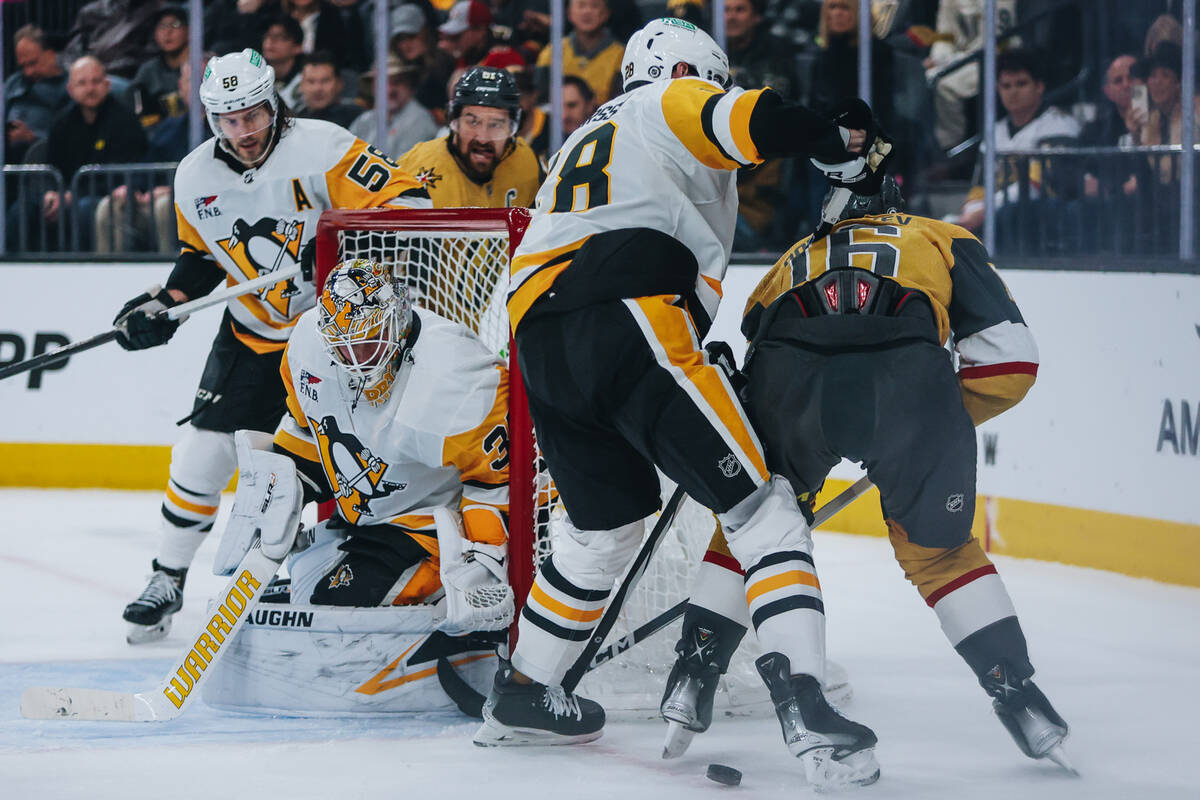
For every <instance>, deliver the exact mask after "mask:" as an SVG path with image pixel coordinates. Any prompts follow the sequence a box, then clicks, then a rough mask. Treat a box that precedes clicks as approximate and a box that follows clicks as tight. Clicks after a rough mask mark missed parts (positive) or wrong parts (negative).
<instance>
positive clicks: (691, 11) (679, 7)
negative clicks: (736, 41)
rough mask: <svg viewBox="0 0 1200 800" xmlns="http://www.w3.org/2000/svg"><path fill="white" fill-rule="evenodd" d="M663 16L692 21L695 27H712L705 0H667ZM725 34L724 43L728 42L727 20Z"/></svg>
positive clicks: (706, 28)
mask: <svg viewBox="0 0 1200 800" xmlns="http://www.w3.org/2000/svg"><path fill="white" fill-rule="evenodd" d="M727 13H728V10H727ZM663 16H666V17H674V18H675V19H681V20H683V21H684V22H690V23H692V24H693V25H695V26H696V27H697V28H704V29H705V30H708V29H709V28H711V27H712V26H711V23H710V20H709V16H710V15H709V13H708V3H706V2H705V0H669V1H668V3H667V11H666V13H665V14H664V15H663ZM725 36H726V37H727V38H726V43H728V36H729V23H728V22H726V23H725Z"/></svg>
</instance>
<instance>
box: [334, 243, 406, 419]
mask: <svg viewBox="0 0 1200 800" xmlns="http://www.w3.org/2000/svg"><path fill="white" fill-rule="evenodd" d="M317 329H318V330H319V331H320V334H321V339H322V340H323V341H324V342H325V347H326V348H327V349H328V350H329V354H330V355H331V356H333V358H334V361H335V362H337V364H338V365H339V366H341V367H342V369H344V370H346V372H348V373H349V374H350V375H351V377H353V378H354V379H355V380H357V381H358V382H359V385H360V386H361V387H362V388H363V389H364V390H367V391H368V392H369V391H370V390H371V388H372V387H374V386H375V385H376V384H378V383H380V382H381V381H383V379H384V378H385V377H386V376H387V374H388V372H389V371H391V370H392V368H393V362H394V361H395V358H396V355H397V354H398V353H399V352H400V351H401V350H402V349H403V348H404V346H405V343H406V342H407V340H408V335H409V332H410V331H411V329H412V304H411V301H410V300H409V295H408V287H407V286H405V285H404V284H402V283H400V282H399V281H397V280H395V279H394V278H393V277H392V276H391V275H389V274H388V271H387V268H386V267H384V266H383V265H381V264H378V263H375V262H373V261H370V260H368V259H365V258H356V259H354V260H353V261H343V262H342V263H341V264H338V266H337V268H336V269H334V270H333V271H332V272H330V273H329V277H328V278H327V279H326V280H325V286H324V287H323V288H322V290H321V296H320V297H319V298H318V299H317ZM382 388H383V389H385V390H386V389H389V388H390V385H388V386H384V387H382ZM384 396H386V393H385V394H384Z"/></svg>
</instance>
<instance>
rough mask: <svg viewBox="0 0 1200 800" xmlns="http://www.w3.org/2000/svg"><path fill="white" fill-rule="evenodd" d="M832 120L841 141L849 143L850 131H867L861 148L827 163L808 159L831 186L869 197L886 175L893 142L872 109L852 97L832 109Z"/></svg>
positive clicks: (874, 192) (875, 192) (876, 191)
mask: <svg viewBox="0 0 1200 800" xmlns="http://www.w3.org/2000/svg"><path fill="white" fill-rule="evenodd" d="M833 121H834V123H835V124H836V125H837V126H838V129H839V130H840V131H841V133H842V139H843V140H844V141H845V142H847V143H849V141H850V130H851V129H854V130H863V131H866V138H865V140H864V144H863V147H862V149H861V150H860V151H859V152H858V153H857V157H856V158H852V159H850V160H848V161H842V162H839V163H836V164H829V163H826V162H823V161H818V160H817V159H815V158H814V159H810V160H811V161H812V163H813V166H815V167H816V168H817V169H819V170H821V172H823V173H825V177H826V178H828V179H829V182H830V183H831V184H833V185H834V186H844V187H848V188H850V189H852V190H853V191H854V193H855V194H861V195H872V194H877V193H878V192H879V186H880V184H881V183H882V182H883V176H884V173H885V172H886V169H885V166H886V164H887V161H888V160H889V159H890V157H891V154H892V139H891V137H889V136H888V135H887V134H886V133H884V131H883V128H881V127H880V125H879V121H878V120H877V119H875V115H874V114H873V113H872V112H871V107H870V106H868V105H867V104H866V103H865V102H863V101H862V100H859V99H858V98H854V99H852V100H847V101H846V102H844V103H842V104H840V105H839V106H838V108H836V109H835V110H834V115H833Z"/></svg>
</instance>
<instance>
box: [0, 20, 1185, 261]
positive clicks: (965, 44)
mask: <svg viewBox="0 0 1200 800" xmlns="http://www.w3.org/2000/svg"><path fill="white" fill-rule="evenodd" d="M23 2H24V3H26V4H28V3H31V2H32V0H23ZM375 2H386V0H209V1H208V2H205V4H204V8H205V11H204V20H203V24H204V26H203V44H204V49H205V53H204V55H205V56H206V57H207V56H208V55H210V54H214V53H227V52H231V51H236V50H240V49H242V48H246V47H252V48H254V49H257V50H259V51H260V52H262V54H263V56H264V57H265V58H266V60H267V61H268V62H269V63H270V64H271V65H272V66H273V67H274V69H275V74H276V78H277V89H278V91H279V95H280V97H281V98H283V100H284V101H285V102H286V103H287V105H288V107H289V108H290V109H291V110H292V111H293V112H294V113H295V114H297V115H298V116H303V117H313V118H318V119H323V120H328V121H331V122H335V123H337V124H339V125H343V126H346V127H348V128H349V129H350V130H351V131H352V132H354V133H355V134H356V135H358V136H360V137H362V138H364V139H366V140H367V141H369V142H371V143H372V144H374V145H375V146H377V147H379V148H380V149H382V150H383V151H385V152H387V153H389V154H390V155H392V156H393V157H395V158H400V156H402V155H403V154H404V153H405V152H406V151H408V150H409V149H410V148H411V147H412V146H413V145H415V144H416V143H418V142H420V141H424V140H427V139H430V138H433V137H434V136H435V135H437V134H438V132H439V131H445V129H446V128H445V126H446V122H447V120H446V106H447V101H448V97H449V96H450V94H451V93H452V89H453V86H454V83H455V81H456V80H457V79H458V78H459V77H460V76H461V75H462V74H463V72H464V71H465V69H467V68H468V67H471V66H473V65H484V66H490V67H496V68H503V69H508V70H510V71H512V72H513V73H514V75H515V77H516V80H517V85H518V87H519V89H520V91H521V104H522V108H523V109H524V114H523V118H522V121H521V126H520V129H519V131H518V135H519V136H520V137H521V138H522V139H524V140H525V141H526V142H527V143H528V144H530V146H531V147H532V148H533V150H534V152H535V153H536V155H537V156H538V157H539V158H540V159H542V160H543V163H545V160H546V159H547V158H548V157H549V156H550V155H552V153H549V152H548V150H549V130H550V125H549V114H550V108H551V106H550V103H549V100H550V98H549V96H548V95H549V86H550V82H549V71H550V70H549V67H550V65H551V63H552V61H553V60H554V59H559V60H560V61H561V63H562V64H563V70H564V74H565V76H566V80H565V82H564V85H563V89H562V115H563V120H562V121H563V129H564V131H565V133H566V134H567V135H569V134H570V132H571V131H573V130H574V129H575V128H577V127H578V126H579V125H580V124H581V123H582V122H583V121H584V120H586V119H587V117H588V116H589V115H590V114H591V113H592V112H593V111H594V110H595V109H596V108H597V107H598V106H600V105H601V104H603V103H604V102H606V101H607V100H609V99H610V98H611V97H613V96H614V95H616V94H618V93H619V92H620V90H621V89H620V85H621V77H620V65H621V56H622V53H623V50H624V42H625V39H626V38H627V37H628V36H629V34H630V33H631V32H632V31H634V30H636V29H637V28H638V27H640V26H641V24H642V23H643V22H644V21H645V19H648V18H650V17H653V16H659V15H668V16H676V17H679V18H683V19H686V20H689V21H692V22H694V23H696V24H698V25H701V26H706V27H707V26H710V25H711V15H712V5H711V0H665V1H663V0H566V2H565V7H566V31H565V36H564V42H563V46H562V52H561V53H554V52H552V47H551V45H550V43H549V42H550V16H549V0H457V1H456V0H409V2H399V0H391V2H390V3H389V10H388V23H389V29H388V36H389V37H390V38H389V39H388V42H389V50H390V55H389V57H388V59H387V62H386V64H385V65H384V66H385V68H386V70H387V97H386V103H387V126H386V129H384V130H379V126H378V124H377V123H378V117H377V115H376V113H375V112H374V111H373V109H374V107H375V103H376V98H375V97H374V91H375V66H374V49H373V43H374V37H373V33H372V26H373V21H374V14H375V5H374V4H375ZM1064 3H1069V0H997V7H998V11H999V14H998V21H997V26H998V30H999V31H1000V33H1001V40H1000V51H1001V58H1000V61H999V65H998V66H999V80H998V98H999V110H1000V111H1001V113H1002V118H1001V119H999V120H997V121H996V122H995V123H994V124H995V133H996V139H995V140H996V147H997V153H998V154H1000V153H1003V152H1006V151H1013V150H1030V149H1038V148H1042V147H1046V146H1055V147H1058V146H1064V145H1073V144H1079V145H1085V146H1089V147H1098V146H1107V147H1129V146H1137V145H1156V144H1179V143H1180V142H1181V141H1182V130H1181V126H1182V107H1183V102H1184V98H1182V95H1181V74H1182V52H1183V47H1184V42H1183V31H1182V26H1181V25H1180V23H1179V19H1178V17H1177V15H1178V13H1179V12H1178V5H1179V4H1178V3H1177V2H1175V3H1172V2H1170V0H1145V1H1144V2H1139V3H1136V4H1135V3H1124V2H1119V0H1118V1H1116V2H1104V3H1100V4H1098V5H1104V6H1105V7H1106V10H1105V11H1103V12H1100V11H1097V10H1096V9H1095V8H1093V4H1092V3H1090V2H1075V3H1074V4H1073V5H1070V6H1069V8H1068V7H1066V6H1064ZM58 4H59V5H64V4H65V5H74V6H76V7H77V8H76V13H74V15H73V17H72V18H73V19H74V20H75V23H74V25H73V26H72V27H71V28H70V29H69V30H43V29H42V28H40V27H38V26H37V25H36V24H26V25H24V26H22V27H20V28H19V29H17V30H16V31H15V33H12V34H11V39H10V41H11V44H12V50H11V53H10V55H9V59H10V64H15V68H14V67H11V66H10V74H8V76H7V79H6V80H5V83H4V92H5V101H6V110H7V126H6V141H5V161H6V163H9V164H18V163H25V164H51V165H53V166H54V167H55V168H56V169H57V170H58V171H59V173H60V174H61V176H62V180H63V182H64V183H63V187H62V188H61V189H60V188H59V187H53V188H47V187H46V186H45V185H42V186H35V187H34V188H37V189H38V196H37V197H32V196H31V193H30V192H29V191H14V188H18V187H15V185H14V182H13V181H12V180H10V181H9V184H8V186H9V208H8V219H9V231H10V234H9V242H8V244H9V248H10V249H14V247H15V245H14V242H15V241H16V240H15V238H14V237H15V236H16V234H17V231H15V230H14V226H15V225H17V224H18V220H21V221H22V224H24V225H25V226H26V228H27V230H26V231H25V232H24V233H25V234H26V235H27V234H28V233H29V230H28V227H29V226H31V225H33V226H47V228H49V229H52V228H53V226H55V225H57V224H59V222H60V220H61V217H62V212H63V210H64V209H68V208H69V209H71V210H72V213H75V214H77V215H80V216H81V217H86V218H87V221H86V222H85V223H84V224H83V226H82V227H83V238H84V242H83V246H85V247H87V248H89V249H96V250H99V251H101V252H103V251H106V250H115V251H120V250H124V249H136V248H143V249H161V250H170V249H173V247H174V245H173V240H172V237H173V235H174V230H173V225H174V221H173V218H172V216H171V214H170V213H169V210H170V186H169V184H170V176H169V175H163V176H155V178H154V179H150V178H146V179H145V180H143V181H142V182H141V183H138V182H128V181H122V180H119V179H118V178H116V177H111V178H110V180H109V181H108V183H107V184H105V185H102V186H100V188H98V189H95V193H94V194H89V195H88V196H86V197H84V196H78V197H76V196H73V195H72V193H71V192H70V191H68V190H67V188H68V187H70V185H71V181H72V178H73V177H74V175H75V173H76V171H77V170H78V169H79V167H80V166H81V165H83V164H113V163H126V162H150V161H154V162H159V161H176V160H178V159H179V158H181V157H182V156H183V155H184V154H186V152H187V151H188V125H187V122H186V120H187V111H188V107H189V97H188V91H187V87H188V81H187V74H186V66H187V63H188V56H189V53H188V35H189V19H188V12H187V9H186V6H183V5H174V4H171V3H168V2H165V1H164V0H89V1H87V2H79V0H58ZM20 5H22V0H17V2H16V3H13V4H7V3H6V4H5V7H6V8H7V9H9V11H8V13H9V15H10V16H9V17H6V19H9V18H11V14H12V13H13V12H12V7H13V6H20ZM36 5H37V3H32V6H36ZM871 6H872V14H871V18H870V19H869V20H862V19H859V2H858V0H725V3H724V22H725V31H726V37H727V52H728V54H729V58H730V62H731V66H732V69H733V76H734V80H735V82H736V83H737V84H738V85H742V86H747V87H759V86H762V85H770V86H771V87H773V88H774V89H775V90H776V91H778V92H780V93H781V94H783V95H785V96H788V97H790V98H793V99H796V100H799V101H801V102H805V103H807V104H809V105H811V106H813V107H815V108H817V109H818V110H826V111H827V110H829V109H832V108H833V107H834V106H835V105H836V104H837V103H838V102H839V101H840V100H841V99H843V98H845V97H848V96H856V95H857V94H858V60H859V55H858V48H859V29H860V26H863V25H866V26H868V27H869V28H870V34H871V35H870V41H871V61H872V63H873V66H874V68H873V81H872V85H871V101H872V106H873V107H874V109H875V110H876V113H877V115H878V117H879V119H880V120H881V121H882V124H883V126H884V128H885V129H886V131H887V132H888V133H889V134H890V135H891V136H892V138H893V139H894V140H895V141H896V144H897V150H896V152H897V155H896V158H895V161H894V171H895V172H896V173H897V174H898V175H899V178H900V180H901V182H902V183H903V185H904V187H905V191H906V193H908V194H909V195H910V197H918V198H920V197H927V196H930V195H929V191H928V190H929V189H930V188H931V187H935V186H938V185H942V184H940V183H939V181H945V180H946V179H950V180H951V181H954V180H957V181H958V183H957V184H955V183H951V184H950V185H951V186H954V185H960V186H962V187H963V188H962V191H963V194H964V195H965V197H963V196H960V197H959V198H958V202H955V203H954V204H953V207H948V208H945V209H934V210H935V211H937V212H938V215H939V216H941V215H943V212H944V214H945V215H946V216H948V217H949V218H951V219H954V220H957V221H959V222H960V223H961V224H963V225H965V226H967V227H969V228H971V229H973V230H979V228H980V226H981V224H982V213H983V212H982V209H983V190H982V185H983V180H982V173H981V168H980V166H979V164H980V163H981V162H980V160H979V158H978V153H979V147H978V141H979V139H980V138H981V134H982V133H983V130H982V124H981V122H980V120H981V116H982V106H983V103H982V99H981V98H980V97H979V91H980V83H981V70H980V61H979V54H980V50H981V49H982V47H983V39H984V25H983V18H982V13H983V7H984V0H874V1H873V2H872V3H871ZM1108 6H1111V7H1112V8H1111V9H1107V7H1108ZM1064 9H1066V10H1064ZM1108 10H1111V11H1112V14H1110V15H1108V16H1109V17H1110V18H1111V19H1110V22H1111V25H1110V28H1109V31H1110V33H1109V34H1108V35H1107V36H1106V37H1100V41H1099V44H1097V45H1096V46H1095V47H1093V48H1091V50H1090V51H1089V54H1090V57H1091V61H1087V60H1085V58H1084V56H1083V54H1082V48H1081V47H1080V46H1078V45H1077V44H1072V42H1074V40H1075V39H1080V38H1082V33H1081V32H1080V31H1081V29H1082V26H1080V24H1079V20H1078V17H1079V16H1080V15H1081V14H1088V13H1105V14H1107V11H1108ZM1171 12H1173V13H1174V14H1175V15H1172V13H1171ZM30 18H31V19H32V18H33V17H30ZM1072 25H1074V28H1072V27H1071V26H1072ZM1058 43H1062V46H1058ZM6 44H7V43H6ZM1187 102H1195V98H1190V99H1188V100H1187ZM1197 117H1200V114H1197ZM204 134H205V135H207V134H208V131H207V129H205V131H204ZM998 167H999V170H998V175H997V184H996V186H997V197H996V200H997V205H998V206H1000V207H1001V209H1000V215H999V216H998V217H997V220H998V225H999V227H1000V228H1001V229H1002V230H1001V233H1002V234H1003V233H1004V232H1005V231H1007V232H1008V235H1011V236H1014V237H1016V236H1019V232H1020V231H1024V230H1026V228H1027V226H1028V225H1030V224H1034V223H1037V224H1040V225H1043V226H1044V225H1045V222H1046V220H1047V219H1051V220H1058V221H1060V222H1061V223H1062V229H1063V230H1065V231H1068V232H1069V233H1070V235H1071V237H1073V238H1072V241H1073V242H1078V241H1081V240H1087V239H1089V237H1090V238H1092V239H1096V238H1097V237H1102V235H1103V234H1104V231H1102V230H1095V229H1089V227H1088V225H1089V223H1088V220H1093V222H1092V223H1091V224H1092V227H1093V228H1096V227H1097V226H1096V224H1095V222H1094V220H1096V219H1099V218H1101V217H1099V216H1097V213H1096V212H1097V209H1101V210H1103V211H1104V212H1105V213H1112V214H1117V215H1123V216H1124V218H1125V219H1127V220H1134V221H1136V222H1137V225H1136V226H1134V225H1131V226H1130V227H1131V228H1133V227H1136V228H1137V230H1139V231H1143V232H1144V236H1143V238H1142V239H1141V240H1139V241H1138V242H1137V244H1138V246H1145V247H1154V246H1157V247H1159V249H1162V250H1164V251H1165V250H1168V249H1169V242H1170V235H1171V231H1172V230H1177V225H1178V219H1177V216H1178V212H1177V209H1176V211H1175V214H1176V217H1175V219H1174V220H1172V219H1171V218H1170V213H1171V212H1170V210H1169V207H1170V206H1171V205H1175V204H1167V203H1161V202H1159V203H1152V202H1148V200H1147V198H1151V197H1158V198H1162V197H1169V196H1170V191H1171V189H1172V187H1175V188H1176V190H1177V187H1178V183H1179V158H1178V157H1177V156H1172V155H1157V154H1152V155H1147V154H1145V153H1142V154H1139V155H1137V156H1136V157H1129V158H1108V157H1105V156H1093V157H1091V158H1087V159H1066V158H1063V157H1055V158H1028V157H1013V158H1009V159H1000V161H999V164H998ZM971 183H974V184H975V185H974V186H973V188H971V189H970V191H969V192H968V191H967V189H966V187H967V186H968V185H970V184H971ZM33 185H34V184H30V183H26V184H22V186H21V187H19V188H21V189H23V190H28V189H29V188H30V186H33ZM823 189H824V182H823V181H822V180H820V179H819V175H818V173H816V172H815V171H814V170H812V169H811V168H810V167H809V165H808V164H806V163H795V162H786V161H784V162H771V163H767V164H765V165H762V166H760V167H758V168H756V169H747V170H744V171H743V172H742V174H740V175H739V180H738V190H739V194H740V198H741V207H742V212H741V214H740V216H739V219H738V228H737V238H736V241H735V249H736V250H741V251H745V250H751V251H758V250H763V251H769V250H774V249H778V248H779V247H781V246H786V245H787V244H789V243H791V242H792V241H794V240H795V238H797V235H798V234H802V233H804V232H806V231H807V230H809V229H811V227H812V225H813V223H814V221H815V212H816V209H817V208H818V207H819V204H820V199H821V195H822V193H823ZM21 203H24V204H25V205H24V207H23V208H21V209H18V208H17V206H19V205H20V204H21ZM918 210H923V211H926V212H929V211H930V207H929V206H928V204H926V207H925V208H919V209H918ZM18 212H19V213H18ZM1101 216H1102V215H1101ZM119 220H124V222H123V223H122V222H120V221H119ZM122 226H123V227H122ZM93 228H95V229H93ZM118 229H119V230H118ZM28 238H36V237H28ZM1072 246H1077V245H1072Z"/></svg>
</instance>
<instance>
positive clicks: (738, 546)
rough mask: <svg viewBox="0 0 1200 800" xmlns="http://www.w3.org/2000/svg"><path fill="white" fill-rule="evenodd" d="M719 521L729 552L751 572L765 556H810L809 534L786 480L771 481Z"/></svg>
mask: <svg viewBox="0 0 1200 800" xmlns="http://www.w3.org/2000/svg"><path fill="white" fill-rule="evenodd" d="M718 519H720V521H721V525H722V527H724V529H725V540H726V541H727V542H728V543H729V551H730V553H732V554H733V557H734V558H736V559H737V561H738V563H739V564H741V566H742V569H750V568H751V567H752V566H754V565H755V564H757V563H758V562H759V561H760V560H761V559H762V558H763V556H765V555H767V554H768V553H776V552H780V551H785V550H798V551H800V552H803V553H806V554H811V553H812V534H811V532H810V530H809V527H808V522H806V521H805V519H804V515H803V514H802V513H800V507H799V506H797V505H796V495H795V493H794V492H793V491H792V486H791V484H790V483H788V481H787V479H786V478H784V477H782V476H780V475H773V476H772V477H771V480H770V481H768V482H767V483H764V484H763V485H762V486H760V487H758V488H757V489H755V490H754V493H753V494H751V495H750V496H749V497H747V498H746V499H745V500H743V501H742V502H740V503H738V504H737V505H736V506H734V507H733V508H731V509H729V511H727V512H725V513H724V514H719V515H718Z"/></svg>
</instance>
